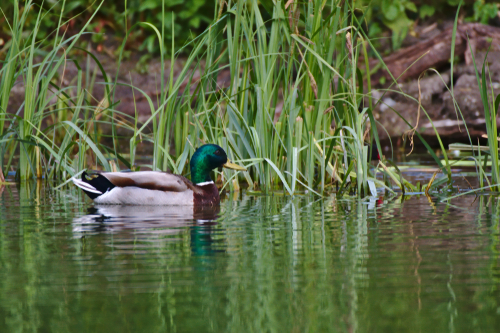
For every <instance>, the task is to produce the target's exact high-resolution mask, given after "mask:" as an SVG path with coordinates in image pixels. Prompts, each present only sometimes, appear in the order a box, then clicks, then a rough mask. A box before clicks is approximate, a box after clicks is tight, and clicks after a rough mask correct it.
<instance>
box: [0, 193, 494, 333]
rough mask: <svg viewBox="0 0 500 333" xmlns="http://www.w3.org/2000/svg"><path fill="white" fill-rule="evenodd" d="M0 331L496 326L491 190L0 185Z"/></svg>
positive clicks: (427, 329)
mask: <svg viewBox="0 0 500 333" xmlns="http://www.w3.org/2000/svg"><path fill="white" fill-rule="evenodd" d="M0 199H1V204H0V332H22V331H30V332H139V331H140V332H498V330H499V327H500V257H499V251H500V245H499V228H500V227H499V213H500V212H499V200H498V198H497V197H493V196H479V197H475V196H473V195H467V196H462V197H460V198H457V199H453V200H451V201H450V202H442V203H440V202H436V201H435V200H429V199H428V198H427V197H425V196H423V195H421V196H408V197H406V198H401V196H392V197H384V196H381V197H380V198H378V199H376V200H375V199H372V200H371V201H370V200H365V201H358V200H351V199H345V200H335V199H333V198H327V199H318V198H317V197H314V196H298V197H295V198H294V199H290V198H287V197H283V196H252V195H247V194H245V193H241V194H238V195H236V196H234V197H233V196H232V195H231V197H229V196H227V197H225V198H224V200H223V201H222V203H221V207H220V211H218V210H208V211H201V212H197V213H196V214H195V215H194V216H193V213H192V212H186V211H184V210H181V209H172V208H168V209H167V208H161V207H156V208H152V207H149V208H148V207H132V208H130V207H128V208H124V207H111V206H108V207H94V205H93V203H92V202H91V201H90V200H88V199H87V198H85V197H84V195H83V194H82V193H81V192H80V191H78V190H77V189H75V188H66V189H63V190H53V189H51V186H48V185H44V184H36V183H28V184H22V185H13V186H6V187H4V188H3V189H2V193H1V197H0Z"/></svg>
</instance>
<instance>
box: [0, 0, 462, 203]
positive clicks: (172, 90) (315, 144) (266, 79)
mask: <svg viewBox="0 0 500 333" xmlns="http://www.w3.org/2000/svg"><path fill="white" fill-rule="evenodd" d="M101 5H102V2H101V3H100V5H99V7H100V6H101ZM99 7H97V10H98V9H99ZM30 8H31V9H30ZM352 8H353V5H352V2H349V1H347V2H344V1H340V0H331V1H327V2H325V1H318V0H315V1H309V2H293V3H292V2H282V1H276V3H275V4H274V6H273V7H272V11H271V12H267V13H265V12H264V9H262V7H260V6H259V2H258V1H257V0H250V1H246V2H242V1H222V0H221V1H217V2H216V6H215V11H214V13H215V14H214V21H213V22H212V23H211V24H210V26H209V28H208V29H207V30H206V31H205V32H204V33H202V34H201V35H199V36H198V37H196V38H195V39H193V40H192V41H191V42H189V44H190V45H189V46H190V48H191V49H192V51H191V52H190V53H189V54H188V55H187V57H185V58H183V59H182V61H183V67H182V70H181V71H180V73H177V74H176V75H175V77H174V75H173V72H174V67H175V63H176V62H177V61H178V58H179V56H180V55H181V54H182V52H183V50H182V49H181V50H179V51H177V52H175V50H174V38H173V36H174V33H175V32H174V31H171V32H170V34H171V40H172V44H171V45H169V46H167V45H165V44H164V40H166V38H165V37H166V32H165V31H166V28H165V27H166V26H167V23H168V22H165V21H164V19H163V21H162V26H161V27H155V26H153V25H152V24H150V23H147V22H139V23H136V24H135V25H133V26H132V27H130V28H129V29H127V31H126V33H127V35H126V38H125V39H124V40H123V43H122V46H121V49H120V53H119V57H118V60H117V67H118V70H117V73H116V77H115V78H108V76H107V75H106V73H105V72H104V69H103V67H102V65H101V64H100V63H99V61H98V59H97V58H96V57H95V56H94V55H93V54H92V53H91V52H90V51H89V50H84V49H81V48H78V50H79V52H80V53H84V54H86V57H87V61H88V62H89V61H94V62H95V63H96V64H97V67H96V71H97V68H98V70H99V71H100V72H101V74H102V76H103V77H104V82H95V75H96V71H94V72H93V73H90V71H89V70H88V69H87V71H86V72H84V71H83V70H81V68H80V66H79V65H78V62H77V61H76V60H71V61H74V62H75V64H76V66H77V68H78V74H77V75H76V77H74V78H73V79H72V80H71V82H70V84H63V80H62V78H61V77H60V75H61V72H63V70H61V69H62V68H63V67H61V66H64V65H65V63H66V62H67V61H70V60H69V59H68V54H69V53H70V51H71V50H72V49H74V48H76V43H77V42H78V40H79V38H80V37H81V35H82V34H83V33H85V30H86V28H87V25H88V24H89V22H90V21H89V22H87V23H86V24H85V26H84V27H83V28H82V29H81V30H80V32H79V33H78V34H76V35H74V36H72V37H69V38H66V37H65V34H64V33H62V34H61V35H60V32H59V31H60V30H63V29H61V27H63V26H64V24H66V23H67V22H63V21H62V17H63V16H62V12H61V14H60V15H59V17H60V19H59V23H58V26H57V29H55V31H54V34H55V38H52V39H51V40H53V43H52V44H49V42H48V40H46V39H42V40H39V39H37V31H38V30H37V29H38V27H39V22H41V18H42V17H43V15H47V13H48V12H50V10H49V11H43V10H42V9H39V13H38V16H37V24H36V25H35V28H34V29H33V30H32V31H31V32H30V33H29V34H28V36H27V37H26V36H24V35H23V30H22V29H23V26H24V24H25V22H26V18H27V12H28V11H29V10H35V7H33V4H32V1H28V2H27V3H26V6H24V7H20V5H19V3H18V2H17V1H16V6H15V13H14V17H13V19H12V20H9V22H11V23H10V26H11V32H12V36H13V38H12V45H11V46H10V48H9V50H8V53H7V55H6V59H5V62H4V66H3V68H2V69H1V70H0V80H1V81H0V82H1V87H0V93H1V95H0V107H1V108H2V109H1V112H2V117H1V122H2V124H0V125H2V127H1V129H0V130H1V131H2V132H1V142H0V143H1V149H2V152H3V154H5V153H6V152H7V153H8V154H7V155H8V156H9V157H8V158H7V159H6V160H7V164H6V165H2V169H3V170H6V171H8V169H9V167H10V164H11V161H12V158H13V156H14V155H15V154H16V152H17V153H18V154H19V160H20V161H19V168H18V169H19V171H18V175H19V179H27V178H30V177H33V176H36V177H42V176H46V177H62V178H67V177H69V176H75V175H78V174H79V173H81V172H82V171H83V170H84V169H86V168H100V169H104V170H107V171H109V170H115V169H116V170H119V169H120V166H122V167H123V166H125V168H128V169H133V170H136V169H138V168H140V167H143V166H141V165H137V162H136V161H137V157H136V155H137V145H138V143H139V142H141V141H144V140H145V141H147V142H150V143H151V144H152V146H153V160H152V163H151V164H149V165H145V167H148V168H151V169H153V170H171V171H173V172H175V173H183V174H185V173H186V172H188V169H189V168H188V167H187V166H188V161H189V158H190V157H191V155H192V154H193V153H194V151H195V149H196V147H198V146H200V145H202V144H204V143H216V144H219V145H221V146H222V147H223V148H224V149H225V150H226V151H227V152H228V155H229V158H230V159H232V160H235V161H236V162H237V163H240V164H244V165H246V166H247V168H248V172H243V173H235V172H234V171H227V170H224V171H222V172H220V173H219V172H216V173H217V176H218V177H220V179H221V180H222V181H223V183H224V187H226V188H229V189H230V190H238V189H239V187H240V185H241V183H247V184H248V186H249V187H250V188H251V189H260V190H262V191H265V192H269V191H273V190H275V189H276V188H277V187H278V188H279V187H281V186H282V188H283V190H284V191H285V192H286V193H287V194H290V195H293V194H294V193H297V192H298V191H299V190H300V191H304V190H307V191H310V192H314V193H316V194H319V195H322V194H323V193H328V192H333V191H335V189H336V188H340V191H339V195H342V194H343V193H344V192H355V193H357V195H358V196H360V197H363V196H366V195H369V194H370V193H371V192H372V190H373V188H374V187H375V186H374V185H376V187H386V188H387V186H386V185H385V184H384V182H382V181H380V180H377V179H376V178H375V176H374V174H373V171H372V170H371V169H373V168H371V166H370V154H369V152H370V148H369V145H370V144H371V142H374V143H375V144H376V146H377V148H378V150H379V151H380V152H381V146H380V142H379V139H378V134H377V131H376V126H377V124H376V122H375V119H374V116H373V113H372V110H373V108H374V107H375V106H376V105H373V104H374V103H373V101H372V99H371V81H370V76H369V75H368V73H370V68H369V64H368V61H367V59H368V53H367V46H368V45H370V46H371V48H372V50H374V52H375V54H376V56H377V57H378V58H379V59H380V60H382V59H381V57H380V55H379V54H378V53H377V52H376V50H375V49H374V48H373V45H372V44H371V42H370V40H369V38H368V37H367V36H366V34H365V32H364V31H363V30H362V29H361V28H360V25H361V24H360V22H362V21H363V16H361V17H359V16H356V15H353V12H352ZM97 10H96V11H95V12H97ZM62 11H64V6H62ZM95 12H94V14H95ZM162 17H164V18H165V15H162ZM174 19H175V18H173V17H172V20H174ZM171 26H172V27H174V24H173V22H172V24H171ZM139 27H142V28H145V29H147V30H150V31H151V33H152V34H154V35H155V36H156V38H157V42H158V44H159V49H160V57H161V63H162V67H161V71H160V73H159V76H160V78H159V82H158V88H159V94H158V95H157V97H156V101H154V100H153V98H152V97H151V96H149V95H148V94H147V93H146V92H145V91H143V90H141V89H140V87H135V86H133V85H132V84H125V83H119V82H118V74H119V68H120V66H121V63H122V61H123V57H124V50H125V44H126V42H127V39H128V37H129V36H130V33H132V32H133V31H134V30H135V29H138V28H139ZM52 37H53V36H52ZM452 49H453V48H452ZM360 54H363V56H364V59H365V64H364V68H363V66H361V65H360V64H361V62H360V61H359V60H360ZM40 55H44V56H40ZM167 59H169V62H168V61H167ZM167 66H169V67H170V68H168V67H167ZM382 67H384V68H386V66H385V64H383V62H382ZM87 68H89V66H87ZM168 71H170V73H171V75H169V77H168V79H165V75H164V73H166V72H168ZM225 73H228V74H229V75H228V76H227V79H226V80H225V82H221V80H220V79H221V77H222V75H225ZM19 81H21V82H22V84H24V86H25V90H26V93H25V95H26V96H25V97H26V98H25V103H24V104H23V106H22V107H21V109H20V110H18V111H17V114H15V115H14V114H12V112H10V113H7V112H6V109H7V105H8V99H9V94H10V92H11V90H12V87H13V86H14V84H16V82H19ZM393 81H394V83H396V81H397V80H396V78H393ZM95 83H100V86H101V87H102V89H103V90H104V92H105V94H104V98H103V99H102V100H101V101H98V103H97V106H96V105H95V104H96V103H95V102H93V101H92V99H93V98H92V96H91V92H92V89H93V86H94V84H95ZM119 84H121V85H126V86H129V87H130V88H131V89H132V93H133V97H134V98H136V97H137V96H142V97H143V98H145V99H146V100H147V101H148V105H149V112H150V116H149V118H148V119H147V120H146V121H145V122H144V123H139V122H138V112H139V111H138V110H136V113H135V117H134V116H132V117H129V116H127V115H124V114H122V113H121V112H119V111H117V110H116V105H117V104H118V103H119V101H116V100H115V94H114V92H115V87H116V86H117V85H119ZM155 102H156V103H155ZM379 102H380V101H379ZM416 102H418V101H416ZM155 104H156V105H155ZM21 111H23V112H24V113H22V112H21ZM141 111H142V112H143V111H144V110H141ZM424 112H425V110H424ZM21 114H22V116H21ZM396 114H397V112H396ZM5 124H6V125H7V126H4V125H5ZM100 124H106V125H111V132H112V133H111V140H112V143H113V145H112V147H107V146H106V145H104V144H103V143H102V141H103V140H101V137H102V133H101V129H100V126H99V125H100ZM408 125H409V128H411V127H412V125H410V124H409V123H408ZM118 126H119V127H122V128H123V129H128V130H129V133H130V135H129V137H130V139H127V140H128V143H127V144H126V146H128V147H129V155H128V157H127V156H126V155H124V154H121V153H119V152H118V151H119V147H120V146H123V142H122V141H123V140H121V138H119V137H118V135H117V127H118ZM436 133H437V132H436ZM414 134H416V135H417V136H418V137H419V138H420V139H421V140H422V141H423V139H422V138H421V137H420V135H419V134H418V132H417V131H416V130H415V131H414ZM423 142H424V144H425V145H426V147H427V148H428V150H429V152H430V153H431V154H432V155H433V157H434V158H435V159H436V161H437V163H438V164H439V165H440V162H439V159H438V158H437V156H435V154H434V153H433V152H432V149H431V148H430V147H429V146H428V145H427V144H426V143H425V141H423ZM366 143H368V145H366ZM4 160H5V158H4ZM3 162H4V161H2V163H3ZM386 164H387V163H385V164H384V162H382V163H381V164H380V165H379V167H378V168H377V169H376V172H382V173H383V174H384V175H385V177H386V178H387V179H389V178H390V179H392V180H393V181H394V182H395V183H396V184H398V186H400V187H401V188H402V189H403V191H404V189H405V188H408V189H410V190H412V191H413V190H415V189H416V187H415V186H413V185H412V184H410V183H408V182H407V181H406V180H404V179H403V178H402V176H401V173H400V172H399V171H398V170H397V167H395V166H394V167H393V168H391V167H386ZM440 166H441V165H440ZM447 172H448V177H451V175H450V174H451V171H450V169H449V167H448V168H447ZM430 185H431V184H429V186H430Z"/></svg>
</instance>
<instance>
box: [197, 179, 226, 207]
mask: <svg viewBox="0 0 500 333" xmlns="http://www.w3.org/2000/svg"><path fill="white" fill-rule="evenodd" d="M198 189H199V191H196V192H194V197H193V204H194V206H217V205H219V203H220V197H219V189H218V188H217V186H216V185H215V184H207V185H204V186H198Z"/></svg>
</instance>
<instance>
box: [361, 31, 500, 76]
mask: <svg viewBox="0 0 500 333" xmlns="http://www.w3.org/2000/svg"><path fill="white" fill-rule="evenodd" d="M452 34H453V27H449V28H447V29H445V30H444V31H443V32H441V33H440V34H438V35H436V36H435V37H432V38H429V39H427V40H423V41H421V42H418V43H416V44H414V45H412V46H409V47H406V48H404V49H401V50H399V51H397V52H395V53H393V54H391V55H389V56H387V57H384V58H383V60H384V63H385V64H386V66H387V68H388V69H389V71H390V72H391V73H392V76H393V77H394V78H398V77H399V80H400V81H404V80H406V79H414V78H418V76H419V75H420V73H422V72H423V71H424V70H426V69H428V68H436V69H438V68H439V67H440V66H443V65H446V64H448V63H449V61H450V56H451V40H452ZM490 44H491V47H492V49H496V50H500V28H497V27H493V26H489V25H484V24H480V23H464V24H459V25H458V26H457V35H456V39H455V55H456V56H459V57H463V58H464V59H465V63H466V64H467V65H470V64H472V56H471V49H472V52H474V53H475V51H476V50H484V49H487V48H488V47H489V46H490ZM419 58H420V59H419ZM417 60H418V61H417ZM378 62H379V60H378V59H372V60H370V67H371V68H373V67H374V66H375V65H376V64H377V63H378ZM413 63H414V64H413ZM412 64H413V65H412ZM410 66H411V67H410ZM382 77H384V78H386V79H388V80H389V79H391V76H390V75H389V73H388V72H387V70H386V69H385V68H381V69H380V70H378V71H377V72H376V73H374V74H373V75H372V81H374V82H379V80H380V79H381V78H382Z"/></svg>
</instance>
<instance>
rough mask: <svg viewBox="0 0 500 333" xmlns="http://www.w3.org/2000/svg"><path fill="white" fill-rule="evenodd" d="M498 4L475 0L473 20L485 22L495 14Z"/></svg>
mask: <svg viewBox="0 0 500 333" xmlns="http://www.w3.org/2000/svg"><path fill="white" fill-rule="evenodd" d="M497 12H498V4H497V3H485V1H484V0H477V1H476V2H474V15H473V17H472V18H473V21H476V22H481V23H483V24H487V23H488V21H489V20H490V19H492V18H495V16H497Z"/></svg>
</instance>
